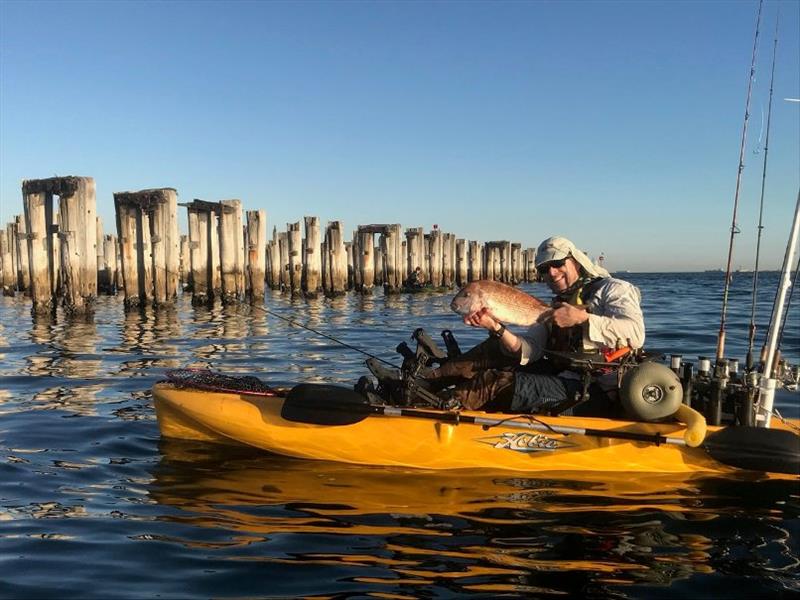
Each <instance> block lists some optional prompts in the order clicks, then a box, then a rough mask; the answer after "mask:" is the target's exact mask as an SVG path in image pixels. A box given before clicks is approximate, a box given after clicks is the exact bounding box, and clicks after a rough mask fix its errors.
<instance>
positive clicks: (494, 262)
mask: <svg viewBox="0 0 800 600" xmlns="http://www.w3.org/2000/svg"><path fill="white" fill-rule="evenodd" d="M483 261H484V273H486V279H490V280H492V281H497V280H499V279H500V251H499V249H498V248H497V245H496V244H495V243H494V242H486V243H484V245H483Z"/></svg>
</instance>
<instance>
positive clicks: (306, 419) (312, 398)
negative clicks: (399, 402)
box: [281, 383, 373, 425]
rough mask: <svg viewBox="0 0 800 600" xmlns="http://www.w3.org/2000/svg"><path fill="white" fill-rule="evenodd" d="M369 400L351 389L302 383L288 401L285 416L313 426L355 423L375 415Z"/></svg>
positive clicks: (284, 411) (283, 414)
mask: <svg viewBox="0 0 800 600" xmlns="http://www.w3.org/2000/svg"><path fill="white" fill-rule="evenodd" d="M372 412H373V408H372V406H371V405H370V404H369V402H367V399H366V398H365V397H364V396H362V395H361V394H358V393H356V392H354V391H353V390H351V389H350V388H346V387H342V386H338V385H328V384H317V383H301V384H299V385H296V386H294V387H293V388H292V389H291V391H290V392H289V394H288V395H287V396H286V400H284V403H283V408H281V417H283V418H284V419H286V420H287V421H294V422H296V423H309V424H312V425H352V424H353V423H358V422H359V421H363V420H364V419H365V418H367V416H369V415H370V414H372Z"/></svg>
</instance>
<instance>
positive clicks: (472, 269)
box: [467, 240, 484, 281]
mask: <svg viewBox="0 0 800 600" xmlns="http://www.w3.org/2000/svg"><path fill="white" fill-rule="evenodd" d="M467 248H468V250H469V254H468V256H467V260H468V264H469V266H468V268H467V280H468V281H478V280H479V279H482V278H483V277H484V271H483V268H482V265H483V260H482V257H481V246H480V244H478V242H476V241H474V240H471V241H469V242H468V243H467Z"/></svg>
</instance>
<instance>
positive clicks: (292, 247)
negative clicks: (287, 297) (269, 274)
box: [286, 221, 303, 296]
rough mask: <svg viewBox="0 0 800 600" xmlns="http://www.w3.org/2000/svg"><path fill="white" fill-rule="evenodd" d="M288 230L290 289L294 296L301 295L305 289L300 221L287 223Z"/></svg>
mask: <svg viewBox="0 0 800 600" xmlns="http://www.w3.org/2000/svg"><path fill="white" fill-rule="evenodd" d="M286 232H287V235H288V242H289V246H288V251H289V289H290V290H291V292H292V296H299V295H300V294H301V293H302V289H303V286H302V283H303V237H302V233H301V232H300V221H296V222H294V223H287V224H286Z"/></svg>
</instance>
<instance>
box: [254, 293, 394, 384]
mask: <svg viewBox="0 0 800 600" xmlns="http://www.w3.org/2000/svg"><path fill="white" fill-rule="evenodd" d="M250 306H251V307H252V308H257V309H258V310H263V311H264V312H265V313H267V314H268V315H271V316H273V317H277V318H279V319H283V320H284V321H286V322H287V323H290V324H291V325H295V326H296V327H300V328H301V329H305V330H306V331H310V332H311V333H316V334H317V335H319V336H322V337H324V338H326V339H329V340H331V341H332V342H336V343H337V344H340V345H342V346H344V347H345V348H349V349H350V350H355V351H356V352H360V353H361V354H363V355H365V356H369V357H370V358H374V359H375V360H379V361H381V362H382V363H384V364H386V365H389V366H390V367H393V368H395V369H399V368H400V367H398V366H397V365H395V364H394V363H390V362H389V361H388V360H384V359H382V358H380V357H378V356H375V355H374V354H370V353H369V352H367V351H366V350H362V349H361V348H356V347H355V346H352V345H350V344H348V343H347V342H343V341H342V340H338V339H336V338H335V337H333V336H331V335H328V334H327V333H322V332H321V331H318V330H316V329H314V328H313V327H309V326H307V325H303V324H302V323H298V322H297V321H295V320H294V319H290V318H288V317H284V316H282V315H279V314H278V313H275V312H272V311H271V310H269V309H267V308H264V307H263V306H259V305H258V304H250Z"/></svg>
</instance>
